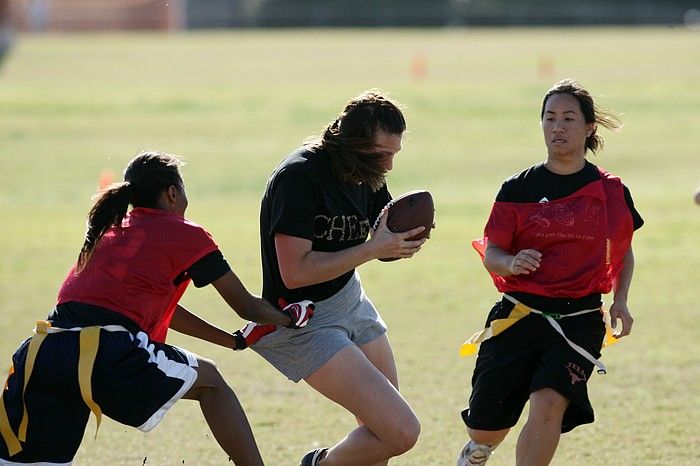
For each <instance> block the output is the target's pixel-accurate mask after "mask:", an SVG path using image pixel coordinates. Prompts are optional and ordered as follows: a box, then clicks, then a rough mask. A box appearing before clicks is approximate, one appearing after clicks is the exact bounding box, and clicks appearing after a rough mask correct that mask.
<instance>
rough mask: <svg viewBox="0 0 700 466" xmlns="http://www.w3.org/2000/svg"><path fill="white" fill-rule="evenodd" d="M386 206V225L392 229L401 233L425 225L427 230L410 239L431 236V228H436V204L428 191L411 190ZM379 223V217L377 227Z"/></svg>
mask: <svg viewBox="0 0 700 466" xmlns="http://www.w3.org/2000/svg"><path fill="white" fill-rule="evenodd" d="M386 208H387V212H386V215H387V219H386V226H387V228H389V230H390V231H392V232H394V233H401V232H404V231H408V230H412V229H414V228H416V227H419V226H424V227H425V230H423V231H421V232H420V233H418V234H417V235H415V236H413V237H411V238H408V239H409V240H417V239H421V238H430V230H432V229H433V228H435V205H434V204H433V196H432V195H431V194H430V193H429V192H428V191H425V190H415V191H409V192H407V193H405V194H402V195H401V196H399V197H397V198H396V199H393V200H392V201H391V202H389V204H387V206H386ZM377 224H379V219H377V221H376V223H375V227H376V225H377ZM380 260H381V261H382V262H391V261H395V260H396V258H390V259H380Z"/></svg>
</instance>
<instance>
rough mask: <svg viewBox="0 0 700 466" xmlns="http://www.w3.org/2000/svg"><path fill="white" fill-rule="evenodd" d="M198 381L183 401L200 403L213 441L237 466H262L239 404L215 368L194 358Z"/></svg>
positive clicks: (203, 360)
mask: <svg viewBox="0 0 700 466" xmlns="http://www.w3.org/2000/svg"><path fill="white" fill-rule="evenodd" d="M197 361H198V362H199V367H198V368H197V374H198V375H197V381H196V382H195V383H194V385H192V387H191V388H190V389H189V391H188V392H187V393H185V395H184V396H183V398H186V399H189V400H197V401H199V406H200V408H201V409H202V414H204V418H205V419H206V421H207V424H208V425H209V428H210V429H211V432H212V434H214V438H215V439H216V441H217V442H218V443H219V445H220V446H221V448H223V450H224V451H225V452H226V453H227V454H228V456H229V458H230V459H231V460H233V463H234V464H235V465H238V466H262V465H263V461H262V458H261V457H260V451H259V450H258V446H257V444H256V443H255V438H254V437H253V431H252V430H251V428H250V424H249V423H248V418H246V415H245V412H244V411H243V408H242V407H241V404H240V403H239V401H238V398H237V397H236V394H235V393H233V390H231V388H230V387H229V386H228V385H227V384H226V381H225V380H224V379H223V377H222V376H221V373H220V372H219V369H218V368H217V367H216V365H215V364H214V363H213V362H212V361H210V360H208V359H202V358H199V357H198V358H197Z"/></svg>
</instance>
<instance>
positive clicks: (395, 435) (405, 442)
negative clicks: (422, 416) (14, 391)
mask: <svg viewBox="0 0 700 466" xmlns="http://www.w3.org/2000/svg"><path fill="white" fill-rule="evenodd" d="M419 435H420V421H418V418H417V417H416V416H415V415H414V414H413V413H411V416H410V417H409V418H408V419H405V420H402V421H401V422H400V423H396V425H395V426H394V427H393V429H392V435H391V440H390V448H391V454H392V456H399V455H402V454H404V453H406V452H407V451H408V450H410V449H411V448H413V446H414V445H415V444H416V442H417V441H418V436H419Z"/></svg>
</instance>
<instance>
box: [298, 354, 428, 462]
mask: <svg viewBox="0 0 700 466" xmlns="http://www.w3.org/2000/svg"><path fill="white" fill-rule="evenodd" d="M306 382H307V383H308V384H309V385H311V387H313V388H314V389H316V390H317V391H318V392H320V393H321V394H323V395H324V396H326V397H327V398H329V399H330V400H332V401H335V402H336V403H338V404H339V405H341V406H343V407H344V408H345V409H347V410H348V411H350V412H351V413H352V414H354V415H355V416H356V417H357V418H358V419H361V420H362V422H363V423H364V425H362V426H360V427H358V428H357V429H355V430H353V431H352V432H350V433H349V434H348V435H347V436H346V437H345V438H344V439H342V440H341V441H340V442H338V443H337V444H336V445H335V446H333V447H332V448H331V449H330V450H329V452H328V455H327V456H326V458H324V459H323V460H321V463H320V464H322V465H323V466H342V465H347V466H370V465H373V464H376V463H380V464H381V462H383V461H386V460H388V459H389V458H391V457H393V456H398V455H400V454H402V453H405V452H406V451H408V450H410V449H411V448H412V447H413V445H415V443H416V441H417V440H418V434H419V432H420V424H419V423H418V419H417V418H416V416H415V414H414V413H413V411H412V410H411V407H410V406H409V405H408V403H406V401H405V400H404V399H403V397H402V396H401V394H400V393H399V392H398V390H396V388H395V387H394V386H393V385H392V384H391V383H390V382H389V381H388V380H387V378H386V376H385V375H384V374H383V373H382V372H380V371H379V370H378V369H377V368H376V367H374V365H373V364H372V363H371V362H370V361H369V359H367V356H365V354H364V353H363V352H362V350H360V348H358V347H357V346H348V347H346V348H344V349H343V350H341V351H340V352H339V353H338V354H336V355H335V356H333V357H332V358H331V359H330V360H329V361H328V362H327V363H326V364H324V365H323V366H322V367H321V368H320V369H318V370H317V371H316V372H314V373H313V374H311V375H310V376H309V377H307V378H306Z"/></svg>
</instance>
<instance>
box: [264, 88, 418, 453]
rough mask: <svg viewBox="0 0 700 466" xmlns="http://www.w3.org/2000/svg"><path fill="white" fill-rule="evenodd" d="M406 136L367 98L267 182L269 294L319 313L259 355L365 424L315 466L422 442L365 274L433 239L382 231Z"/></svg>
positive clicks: (268, 341)
mask: <svg viewBox="0 0 700 466" xmlns="http://www.w3.org/2000/svg"><path fill="white" fill-rule="evenodd" d="M405 129H406V123H405V120H404V117H403V115H402V113H401V111H400V110H399V108H398V107H397V106H396V104H394V103H393V102H391V101H390V100H388V99H387V98H385V97H384V96H382V95H381V94H379V93H377V92H372V91H370V92H365V93H363V94H361V95H360V96H358V97H356V98H354V99H352V100H351V101H350V102H348V104H347V106H346V107H345V109H344V110H343V111H342V113H341V114H340V116H339V117H338V118H336V119H335V120H334V121H333V122H331V123H330V124H329V125H328V127H327V128H326V129H325V130H324V132H323V134H322V136H321V137H319V138H317V139H315V140H313V141H310V142H307V143H306V144H305V145H304V146H303V147H301V148H299V149H297V150H296V151H294V152H292V153H291V154H290V155H288V156H287V157H286V158H285V159H284V160H283V161H282V163H281V164H280V165H279V166H278V167H277V168H276V169H275V170H274V172H273V173H272V176H271V177H270V179H269V180H268V182H267V187H266V190H265V194H264V196H263V199H262V206H261V212H260V241H261V247H262V266H263V297H264V298H265V299H267V300H268V301H270V302H272V303H277V302H278V300H280V299H282V300H284V301H287V302H292V301H298V300H300V299H311V300H312V301H314V302H315V303H316V311H315V314H314V318H313V320H311V321H310V322H309V325H307V326H306V327H305V328H304V329H303V330H300V331H299V332H289V331H287V329H278V330H277V331H275V332H273V333H271V334H269V335H267V336H265V337H263V338H262V339H261V340H259V341H258V343H256V344H255V345H254V346H252V348H253V350H254V351H256V352H258V353H260V355H262V356H263V357H264V358H265V359H267V360H268V361H269V362H270V363H271V364H272V365H273V366H275V367H276V368H277V369H278V370H279V371H280V372H282V373H283V374H284V375H285V376H287V377H288V378H289V379H290V380H293V381H294V382H298V381H300V380H302V379H303V380H305V381H306V382H307V383H308V384H309V385H310V386H311V387H313V388H314V389H316V390H317V391H318V392H320V393H321V394H322V395H324V396H326V397H327V398H329V399H330V400H332V401H334V402H336V403H338V404H339V405H341V406H342V407H344V408H345V409H346V410H348V411H349V412H350V413H352V414H353V415H354V416H355V417H356V418H357V420H358V422H359V427H357V428H356V429H354V430H353V431H352V432H350V433H349V434H348V435H347V436H346V437H345V438H343V439H342V440H340V441H338V442H337V443H336V444H335V445H333V446H331V447H329V448H322V449H318V450H314V451H311V452H309V453H308V454H307V455H306V456H305V457H304V458H303V459H302V465H305V466H306V465H311V466H313V465H353V466H361V465H375V464H377V465H381V464H386V463H387V460H388V459H389V458H391V457H393V456H397V455H400V454H402V453H404V452H406V451H408V450H409V449H410V448H411V447H412V446H413V445H414V444H415V442H416V440H417V438H418V434H419V430H420V425H419V423H418V419H417V418H416V416H415V414H414V413H413V411H412V410H411V408H410V406H409V405H408V403H406V401H405V400H404V399H403V397H402V396H401V394H400V393H399V392H398V377H397V372H396V364H395V362H394V357H393V354H392V350H391V345H390V344H389V340H388V338H387V336H386V325H385V324H384V321H383V320H382V318H381V317H380V315H379V314H378V312H377V310H376V309H375V307H374V305H373V304H372V302H371V301H370V300H369V298H368V297H367V296H366V295H365V293H364V292H363V289H362V284H361V282H360V277H359V275H358V273H357V272H356V270H355V268H356V267H358V266H359V265H361V264H364V263H365V262H368V261H371V260H373V259H382V258H395V257H399V258H409V257H412V256H413V255H414V254H415V253H417V252H418V251H419V250H420V248H421V245H422V244H423V243H424V241H425V240H424V239H422V240H418V241H407V240H406V239H407V238H410V237H412V236H414V235H416V234H418V233H419V232H421V231H423V227H419V228H416V229H413V230H410V231H408V232H405V233H391V232H390V231H389V230H388V229H387V227H386V215H382V216H381V218H380V221H379V224H378V226H377V228H376V229H372V226H373V225H374V221H375V219H376V218H377V217H378V216H379V215H380V213H381V212H382V209H383V208H384V206H385V205H386V204H387V203H388V202H389V200H390V195H389V192H388V190H387V186H386V182H385V175H386V173H387V172H388V171H389V170H391V168H392V164H393V159H394V156H395V155H396V153H397V152H399V150H400V149H401V140H402V135H403V132H404V130H405ZM368 235H369V239H367V238H368Z"/></svg>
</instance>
